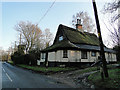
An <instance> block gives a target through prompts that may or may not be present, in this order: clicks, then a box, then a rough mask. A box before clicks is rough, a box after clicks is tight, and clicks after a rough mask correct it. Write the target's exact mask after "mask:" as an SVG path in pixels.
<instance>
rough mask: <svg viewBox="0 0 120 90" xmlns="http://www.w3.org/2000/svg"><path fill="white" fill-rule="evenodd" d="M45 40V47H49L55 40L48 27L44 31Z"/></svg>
mask: <svg viewBox="0 0 120 90" xmlns="http://www.w3.org/2000/svg"><path fill="white" fill-rule="evenodd" d="M43 42H44V45H45V47H48V46H50V45H51V44H52V42H53V34H52V33H51V32H50V29H48V28H46V29H45V31H44V33H43Z"/></svg>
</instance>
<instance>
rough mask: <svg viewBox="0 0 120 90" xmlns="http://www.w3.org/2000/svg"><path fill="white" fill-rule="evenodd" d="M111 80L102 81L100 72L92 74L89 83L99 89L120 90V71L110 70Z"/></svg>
mask: <svg viewBox="0 0 120 90" xmlns="http://www.w3.org/2000/svg"><path fill="white" fill-rule="evenodd" d="M108 73H109V78H105V79H104V81H102V79H101V75H100V72H96V73H94V74H91V75H90V76H89V77H88V81H89V82H90V83H92V84H94V85H95V86H96V87H98V88H120V69H118V68H116V69H115V68H114V69H109V70H108Z"/></svg>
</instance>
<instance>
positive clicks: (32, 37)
mask: <svg viewBox="0 0 120 90" xmlns="http://www.w3.org/2000/svg"><path fill="white" fill-rule="evenodd" d="M15 30H16V31H18V32H19V33H20V34H21V39H22V40H21V43H22V44H25V45H26V48H25V49H26V52H28V51H29V50H31V49H32V48H33V47H34V46H35V44H36V42H37V41H38V40H39V39H40V37H41V36H42V31H41V30H40V28H39V27H38V25H36V24H32V23H31V22H29V21H27V22H24V21H21V22H19V23H18V24H17V25H15Z"/></svg>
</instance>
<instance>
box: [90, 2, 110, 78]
mask: <svg viewBox="0 0 120 90" xmlns="http://www.w3.org/2000/svg"><path fill="white" fill-rule="evenodd" d="M92 3H93V8H94V14H95V19H96V25H97V32H98V37H99V43H100V56H101V58H102V64H103V72H104V75H105V77H106V78H107V77H109V75H108V70H107V65H106V64H107V63H106V59H105V53H104V45H103V41H102V36H101V30H100V24H99V19H98V14H97V7H96V3H95V0H92Z"/></svg>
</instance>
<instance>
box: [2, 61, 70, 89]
mask: <svg viewBox="0 0 120 90" xmlns="http://www.w3.org/2000/svg"><path fill="white" fill-rule="evenodd" d="M2 88H71V87H70V86H68V85H65V84H62V83H59V82H58V81H56V80H55V79H52V78H49V77H47V76H45V75H40V74H38V73H33V72H31V71H29V70H24V69H22V68H19V67H16V66H12V65H10V64H8V63H6V62H4V63H2Z"/></svg>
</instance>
